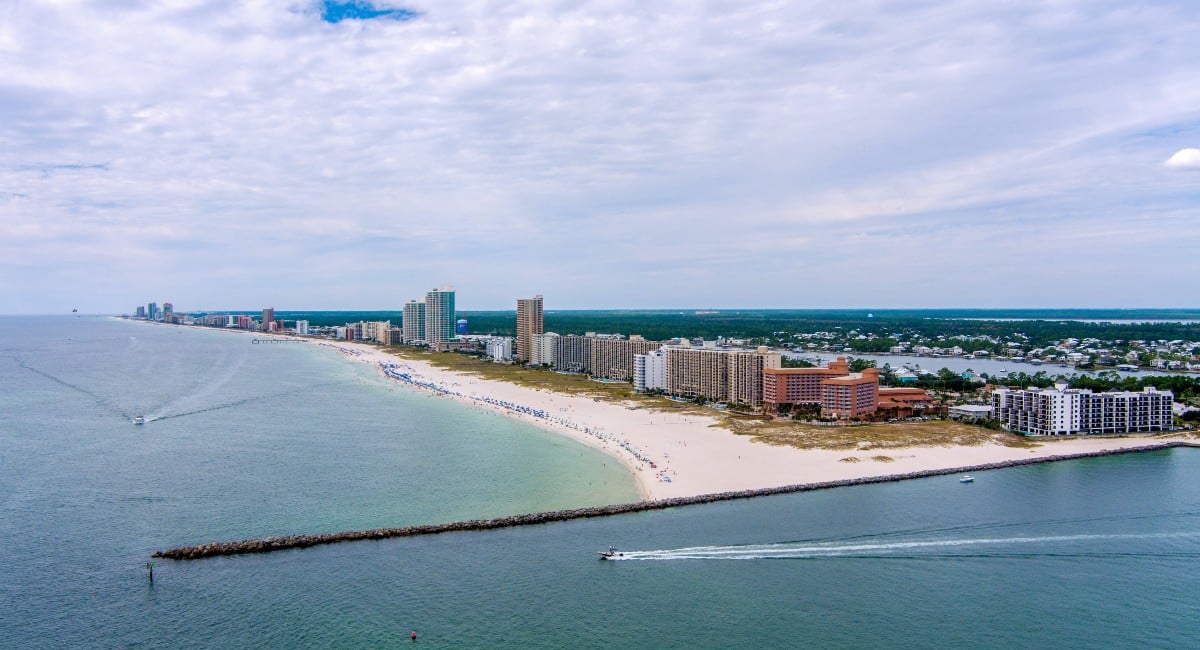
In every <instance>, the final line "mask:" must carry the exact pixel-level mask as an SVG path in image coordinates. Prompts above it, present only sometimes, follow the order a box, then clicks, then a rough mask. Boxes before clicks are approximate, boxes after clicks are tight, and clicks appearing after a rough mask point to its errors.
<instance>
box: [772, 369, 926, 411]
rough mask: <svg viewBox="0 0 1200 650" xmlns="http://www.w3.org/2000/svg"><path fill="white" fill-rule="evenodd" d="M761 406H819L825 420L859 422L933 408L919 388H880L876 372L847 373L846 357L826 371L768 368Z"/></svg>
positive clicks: (773, 409)
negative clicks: (884, 415)
mask: <svg viewBox="0 0 1200 650" xmlns="http://www.w3.org/2000/svg"><path fill="white" fill-rule="evenodd" d="M763 405H764V407H765V409H766V410H767V411H768V412H772V413H778V412H779V407H780V406H783V405H803V406H819V407H820V408H821V415H822V416H824V417H835V418H850V419H858V418H863V417H867V416H870V415H873V414H876V413H886V414H887V415H890V416H894V417H910V416H912V415H913V413H914V412H915V411H916V409H919V408H925V407H929V406H932V405H933V402H932V400H930V398H929V394H928V393H926V392H925V391H924V390H922V389H920V388H881V387H880V386H879V371H878V370H877V369H875V368H866V369H864V370H863V371H862V372H861V373H852V372H850V364H849V362H848V361H846V358H845V357H838V358H837V360H836V361H830V362H829V366H828V367H825V368H768V369H766V370H764V371H763Z"/></svg>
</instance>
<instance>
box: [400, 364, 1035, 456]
mask: <svg viewBox="0 0 1200 650" xmlns="http://www.w3.org/2000/svg"><path fill="white" fill-rule="evenodd" d="M387 351H388V352H390V353H393V354H395V355H397V356H399V357H401V358H404V359H413V360H418V361H425V362H428V363H430V364H432V365H434V366H436V367H438V368H443V369H446V370H452V371H455V372H462V373H467V374H471V375H475V376H478V377H481V378H484V379H493V380H497V381H506V382H509V383H512V384H516V385H518V386H524V387H526V388H535V389H543V390H549V391H554V392H558V393H565V394H568V395H581V396H584V397H591V398H593V399H596V400H604V401H611V402H620V403H623V404H624V405H626V406H628V407H630V408H645V409H652V410H656V411H666V412H675V413H688V414H693V415H704V416H708V417H712V418H714V419H715V420H716V424H715V425H713V426H717V427H721V428H724V429H728V430H729V431H732V432H733V433H736V434H738V435H745V436H752V437H753V438H754V440H756V441H759V442H764V443H767V444H772V445H780V446H788V447H796V448H799V449H854V450H860V451H865V450H870V449H899V448H903V447H930V446H942V447H951V446H975V445H982V444H986V443H999V444H1002V445H1005V446H1008V447H1036V446H1038V443H1036V442H1034V441H1032V440H1030V439H1029V438H1026V437H1024V436H1019V435H1016V434H1013V433H1008V432H1005V431H996V430H992V429H986V428H984V427H981V426H978V425H973V424H964V423H962V422H953V421H942V420H931V421H926V422H886V423H873V424H863V425H854V426H817V425H811V424H803V423H798V422H787V421H777V420H772V419H770V418H766V417H763V416H758V415H747V414H743V413H733V412H728V411H716V410H713V409H710V408H706V407H704V406H700V405H697V404H692V403H689V402H676V401H674V400H669V399H666V398H664V397H660V396H653V395H642V394H639V393H636V392H634V390H633V387H632V386H631V385H630V384H627V383H601V382H596V381H592V380H590V379H588V378H587V377H584V376H582V375H573V374H562V373H557V372H551V371H549V370H545V369H535V368H524V367H522V366H518V365H508V364H502V363H492V362H490V361H486V360H483V359H479V358H476V357H471V356H467V355H463V354H454V353H448V352H429V351H427V350H420V349H416V348H406V347H389V348H387ZM884 459H886V460H884ZM859 460H860V459H857V458H854V457H850V458H843V459H842V461H843V462H848V463H849V462H859ZM873 460H877V461H880V462H889V461H891V460H892V459H891V458H890V457H887V456H875V457H873Z"/></svg>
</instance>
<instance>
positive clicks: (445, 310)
mask: <svg viewBox="0 0 1200 650" xmlns="http://www.w3.org/2000/svg"><path fill="white" fill-rule="evenodd" d="M453 340H454V287H442V288H441V289H433V290H431V291H430V292H429V293H427V294H425V341H426V342H428V343H429V345H430V347H434V348H436V347H438V346H439V345H441V344H443V343H449V342H450V341H453Z"/></svg>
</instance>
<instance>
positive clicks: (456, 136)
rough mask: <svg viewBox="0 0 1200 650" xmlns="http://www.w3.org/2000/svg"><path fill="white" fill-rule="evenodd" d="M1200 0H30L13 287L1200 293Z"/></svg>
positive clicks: (202, 294) (751, 299)
mask: <svg viewBox="0 0 1200 650" xmlns="http://www.w3.org/2000/svg"><path fill="white" fill-rule="evenodd" d="M1197 34H1200V12H1197V11H1196V9H1195V4H1194V0H1181V1H1178V2H1168V1H1164V2H1136V1H1132V0H1119V1H1108V0H1079V1H1076V0H1036V1H1024V0H1012V1H1007V2H985V1H969V2H962V1H959V2H955V1H952V0H932V1H925V0H897V1H882V0H835V1H830V2H821V1H813V2H780V1H770V2H755V1H752V0H735V1H724V0H710V1H707V2H695V1H686V2H681V1H674V0H661V1H658V2H645V1H644V0H598V1H596V2H586V1H583V0H536V1H523V0H506V1H499V0H496V1H474V0H467V1H463V2H452V1H448V0H443V1H440V2H431V1H427V0H413V1H412V2H402V3H401V2H392V1H391V0H378V1H376V2H320V1H311V0H247V1H240V0H239V1H225V0H211V1H205V0H195V1H181V2H148V1H147V2H143V1H140V0H104V1H94V2H91V1H83V0H75V1H71V0H44V1H31V0H15V1H14V0H8V1H7V2H4V3H0V313H9V314H12V313H60V312H69V311H70V310H71V309H72V308H78V309H79V310H80V311H81V312H86V313H113V312H115V313H121V312H131V311H132V310H133V308H134V306H135V305H137V304H145V303H147V302H150V301H156V302H158V303H160V304H161V303H162V302H164V301H170V302H173V303H174V305H175V308H176V310H177V311H183V312H186V311H199V310H206V309H256V308H261V307H264V306H274V307H276V308H277V309H285V310H286V309H399V308H400V307H401V305H402V304H403V302H404V301H405V300H407V299H410V298H415V297H419V296H422V295H424V293H425V292H426V291H427V290H429V289H431V288H433V287H438V286H443V285H453V286H455V287H456V288H457V291H458V297H457V302H458V306H459V308H460V309H513V308H514V305H515V300H516V299H517V298H519V297H525V296H531V295H533V294H539V293H540V294H542V295H544V296H545V304H546V308H547V309H548V310H553V309H588V308H596V309H600V308H675V307H681V308H687V307H695V308H751V307H758V308H797V309H802V308H839V307H846V308H879V309H883V308H919V307H985V308H986V307H1105V308H1115V307H1129V308H1132V307H1172V306H1174V307H1197V306H1200V288H1198V287H1200V284H1198V282H1197V280H1198V279H1200V38H1197V36H1196V35H1197Z"/></svg>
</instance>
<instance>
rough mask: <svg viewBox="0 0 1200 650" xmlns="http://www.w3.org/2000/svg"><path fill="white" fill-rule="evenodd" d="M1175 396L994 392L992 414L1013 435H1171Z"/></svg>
mask: <svg viewBox="0 0 1200 650" xmlns="http://www.w3.org/2000/svg"><path fill="white" fill-rule="evenodd" d="M1174 399H1175V394H1174V393H1172V392H1171V391H1160V390H1156V389H1155V388H1153V387H1147V388H1145V389H1144V390H1142V391H1141V392H1132V391H1110V392H1107V393H1093V392H1092V391H1091V390H1088V389H1086V388H1083V389H1080V388H1067V385H1066V384H1064V383H1058V384H1055V386H1054V388H1041V389H1026V390H1015V389H1009V388H998V389H996V390H995V391H993V392H992V416H993V417H994V418H995V419H997V420H999V421H1000V425H1001V426H1003V427H1004V428H1005V429H1008V430H1010V431H1016V432H1019V433H1024V434H1027V435H1031V436H1058V435H1087V434H1117V433H1144V432H1153V431H1170V430H1171V427H1172V426H1173V424H1174V420H1173V419H1172V414H1171V403H1172V402H1173V401H1174Z"/></svg>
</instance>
